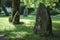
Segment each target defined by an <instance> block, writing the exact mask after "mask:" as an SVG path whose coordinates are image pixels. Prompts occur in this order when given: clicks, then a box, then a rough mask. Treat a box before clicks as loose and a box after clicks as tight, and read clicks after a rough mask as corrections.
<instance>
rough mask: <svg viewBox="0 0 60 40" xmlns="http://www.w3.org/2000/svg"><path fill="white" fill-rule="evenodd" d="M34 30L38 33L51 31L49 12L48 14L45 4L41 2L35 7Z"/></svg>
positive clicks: (42, 33)
mask: <svg viewBox="0 0 60 40" xmlns="http://www.w3.org/2000/svg"><path fill="white" fill-rule="evenodd" d="M34 32H35V33H39V34H40V35H44V34H47V35H50V34H49V33H50V32H52V22H51V18H50V14H48V12H47V9H46V7H45V5H44V4H42V3H41V4H40V5H39V7H38V9H37V14H36V23H35V27H34Z"/></svg>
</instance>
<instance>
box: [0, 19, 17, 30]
mask: <svg viewBox="0 0 60 40" xmlns="http://www.w3.org/2000/svg"><path fill="white" fill-rule="evenodd" d="M15 29H16V27H15V26H14V25H13V24H10V23H9V21H8V18H0V31H10V30H15Z"/></svg>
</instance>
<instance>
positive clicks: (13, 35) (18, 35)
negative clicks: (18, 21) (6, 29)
mask: <svg viewBox="0 0 60 40" xmlns="http://www.w3.org/2000/svg"><path fill="white" fill-rule="evenodd" d="M27 34H30V33H28V32H25V31H20V32H11V33H10V35H11V36H10V38H23V37H24V36H26V35H27Z"/></svg>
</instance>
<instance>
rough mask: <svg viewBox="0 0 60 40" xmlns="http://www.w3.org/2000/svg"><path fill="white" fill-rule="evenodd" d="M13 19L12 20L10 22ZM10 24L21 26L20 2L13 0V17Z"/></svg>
mask: <svg viewBox="0 0 60 40" xmlns="http://www.w3.org/2000/svg"><path fill="white" fill-rule="evenodd" d="M10 19H11V20H10ZM10 19H9V20H10V22H12V23H14V24H19V23H20V22H19V19H20V0H12V17H11V18H10Z"/></svg>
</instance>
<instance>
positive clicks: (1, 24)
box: [0, 15, 60, 40]
mask: <svg viewBox="0 0 60 40" xmlns="http://www.w3.org/2000/svg"><path fill="white" fill-rule="evenodd" d="M8 18H9V17H6V16H0V34H3V35H6V36H7V37H8V40H60V19H59V18H52V22H53V33H54V35H55V36H54V37H40V35H39V34H38V35H36V34H33V28H34V24H35V16H34V15H29V16H28V17H24V16H21V20H20V21H21V22H24V24H17V25H13V24H11V23H9V21H8Z"/></svg>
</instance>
